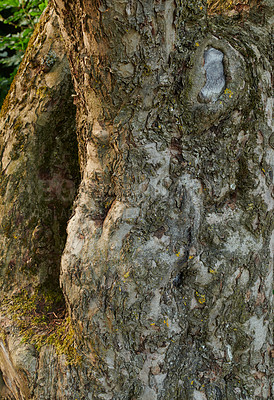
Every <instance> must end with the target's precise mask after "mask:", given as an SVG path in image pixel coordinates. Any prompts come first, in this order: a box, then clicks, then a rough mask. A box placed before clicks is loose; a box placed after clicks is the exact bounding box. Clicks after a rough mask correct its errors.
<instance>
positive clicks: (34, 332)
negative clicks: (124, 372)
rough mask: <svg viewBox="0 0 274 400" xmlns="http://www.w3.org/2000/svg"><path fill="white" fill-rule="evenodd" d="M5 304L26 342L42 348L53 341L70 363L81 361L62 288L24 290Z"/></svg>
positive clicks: (23, 340) (59, 352)
mask: <svg viewBox="0 0 274 400" xmlns="http://www.w3.org/2000/svg"><path fill="white" fill-rule="evenodd" d="M2 304H3V305H4V306H5V309H6V313H7V314H8V315H9V317H11V318H12V319H13V320H14V322H15V323H16V326H17V327H18V328H19V332H20V335H21V336H22V342H25V343H31V344H33V345H34V346H35V348H36V350H37V351H39V350H40V349H41V347H42V346H44V345H47V344H50V345H53V346H54V347H55V348H56V352H57V354H64V355H65V356H66V361H67V363H68V364H78V363H79V362H80V361H81V356H80V354H79V352H78V351H77V347H76V341H75V331H74V329H73V327H72V324H71V320H70V317H68V316H67V315H66V310H65V305H64V299H63V294H62V292H61V290H60V289H59V288H50V289H48V288H47V289H46V288H45V287H39V288H36V289H35V290H33V291H31V290H29V289H22V290H21V291H20V292H19V293H17V294H16V295H13V296H12V297H9V298H6V299H5V300H4V301H3V302H2Z"/></svg>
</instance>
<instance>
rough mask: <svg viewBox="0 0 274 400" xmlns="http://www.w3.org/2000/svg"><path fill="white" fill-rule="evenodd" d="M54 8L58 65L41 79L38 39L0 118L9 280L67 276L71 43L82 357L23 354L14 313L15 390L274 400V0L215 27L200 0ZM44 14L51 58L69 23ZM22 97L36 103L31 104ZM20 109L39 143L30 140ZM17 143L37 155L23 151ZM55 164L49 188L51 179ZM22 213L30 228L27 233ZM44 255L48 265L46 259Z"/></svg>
mask: <svg viewBox="0 0 274 400" xmlns="http://www.w3.org/2000/svg"><path fill="white" fill-rule="evenodd" d="M54 6H55V9H56V12H57V15H58V20H59V25H60V30H61V34H62V40H61V38H59V39H58V40H54V41H53V42H52V46H54V47H53V48H52V50H53V51H54V52H55V53H56V54H58V57H57V58H58V60H59V61H58V63H57V64H56V66H54V67H53V69H52V70H51V69H50V70H48V69H47V68H45V69H44V68H41V63H40V67H39V69H38V70H36V69H35V68H38V67H35V66H34V65H30V64H29V62H30V61H29V60H30V59H33V58H34V59H35V55H36V52H37V45H36V46H35V48H34V46H33V47H32V48H30V49H29V53H28V55H27V56H26V58H25V61H24V64H23V65H25V67H21V70H20V72H19V76H18V78H17V80H16V81H15V84H14V89H12V91H11V94H10V97H9V100H8V104H7V106H6V108H7V110H6V111H5V110H4V111H3V115H2V120H1V124H3V126H4V128H3V129H4V132H5V134H3V135H2V142H3V144H2V179H3V181H4V182H6V181H7V185H6V186H3V188H4V189H3V190H2V201H3V202H5V205H3V206H2V209H1V218H2V231H3V233H2V235H3V236H2V237H3V239H1V243H2V244H1V246H2V247H1V253H2V254H3V256H2V269H1V277H2V278H1V279H2V280H3V282H5V286H4V289H5V292H6V293H8V294H10V292H11V290H13V291H18V290H19V289H20V288H23V287H25V286H26V285H29V286H31V287H32V288H35V287H38V288H40V286H39V285H43V284H44V287H45V288H46V289H45V290H49V288H48V285H47V282H48V280H49V279H48V278H50V280H51V281H54V280H55V285H56V286H57V283H56V282H58V278H57V275H58V273H57V274H54V273H52V271H53V270H54V271H58V272H59V267H58V265H59V264H58V263H59V259H60V254H61V252H62V251H63V243H64V242H63V241H62V240H61V241H60V242H58V241H57V240H56V239H55V240H53V241H51V240H50V239H48V236H47V235H48V229H47V227H48V226H51V227H52V226H55V229H51V231H52V236H50V238H53V237H55V236H54V235H56V232H57V234H58V232H59V230H60V229H61V230H62V229H63V228H62V227H63V225H64V222H65V221H64V218H63V217H62V213H61V210H62V209H64V208H66V207H69V206H70V204H71V199H72V197H73V194H74V189H73V190H72V189H70V191H69V193H70V194H69V195H66V196H64V201H63V202H62V201H60V197H61V196H60V193H59V192H58V191H57V192H56V191H55V192H54V195H53V194H52V190H51V188H52V187H53V183H54V179H55V178H54V176H55V175H54V174H55V173H56V171H59V168H58V165H59V164H60V163H62V162H63V164H62V165H63V167H62V171H66V173H64V172H62V173H60V174H59V175H58V177H56V179H57V180H58V181H60V179H61V183H60V185H61V186H62V187H63V185H65V187H67V186H66V185H67V180H68V181H69V182H70V186H69V188H72V187H73V188H74V185H75V183H76V184H77V182H78V181H77V173H76V172H75V166H76V165H77V157H76V156H75V152H74V151H75V145H74V139H75V136H76V133H75V134H74V132H75V130H74V122H73V121H74V113H73V106H72V105H71V100H69V99H71V92H70V90H71V89H70V84H69V78H68V70H67V66H66V62H65V59H64V58H63V56H61V54H62V55H63V54H64V50H63V43H64V45H65V51H66V55H67V58H68V60H69V65H70V71H71V76H72V80H73V84H74V90H75V94H74V103H75V104H76V108H77V112H76V118H75V120H76V126H77V139H78V150H79V163H80V171H81V176H82V180H81V183H80V186H79V190H78V196H77V199H76V201H75V204H74V212H73V216H72V218H71V219H70V221H69V223H68V226H67V240H66V245H65V249H64V251H63V255H62V261H61V270H60V283H61V289H62V292H63V294H64V297H65V300H66V306H67V312H68V314H69V316H70V318H71V324H72V327H73V330H74V332H75V333H76V335H75V348H77V351H78V353H79V354H80V355H81V361H79V360H78V363H77V362H74V364H73V365H66V363H65V356H64V355H60V354H58V351H57V349H56V348H55V347H54V346H50V345H44V346H42V347H41V348H40V350H39V351H36V352H35V351H34V349H33V347H32V345H31V344H24V345H23V344H20V334H21V333H20V332H19V333H18V329H17V328H16V324H15V323H12V322H11V321H9V322H8V321H7V313H5V311H3V312H2V329H3V332H4V335H3V340H2V342H1V343H0V344H1V348H0V368H1V370H2V375H3V383H2V386H3V389H2V392H3V396H4V393H5V392H8V393H9V395H7V396H10V397H8V398H15V399H28V398H30V399H39V400H40V399H41V400H44V399H45V400H46V399H78V400H79V399H91V400H97V399H98V400H99V399H106V400H107V399H113V400H114V399H115V400H118V399H119V400H122V399H123V400H129V399H130V400H137V399H140V400H141V399H142V400H156V399H157V400H176V399H178V400H188V399H194V400H210V399H214V400H221V399H225V400H232V399H236V400H240V399H250V400H251V399H257V400H259V399H270V398H271V397H272V396H273V393H274V392H273V389H271V366H270V364H271V354H273V353H272V352H271V349H272V347H271V339H272V325H271V300H272V289H271V286H272V279H273V278H272V264H271V261H272V258H273V235H272V236H271V229H272V227H273V226H272V225H271V223H273V220H272V219H271V216H272V214H271V213H272V212H273V197H272V196H273V193H272V190H273V186H272V179H273V172H272V167H273V165H271V164H273V133H272V131H271V97H270V96H271V93H270V88H271V75H270V72H271V66H270V61H271V60H270V54H271V47H270V43H271V41H270V21H271V19H270V16H271V12H273V10H271V3H270V2H268V1H265V2H263V1H262V2H261V3H260V9H257V8H253V9H251V10H249V12H248V13H244V14H241V15H236V16H235V15H233V16H232V17H229V16H211V17H208V16H207V12H206V6H205V3H204V2H197V1H195V2H192V1H180V0H176V1H172V0H166V1H164V0H158V1H156V0H155V1H153V0H138V1H135V0H128V1H127V0H111V1H110V0H105V1H95V0H94V1H92V0H81V1H80V0H77V1H73V2H72V1H65V0H55V1H54ZM46 15H48V21H45V19H44V20H42V22H41V25H40V26H41V28H40V29H41V32H40V33H38V35H37V37H36V39H35V40H37V41H38V43H41V44H40V46H41V48H40V52H41V53H40V54H42V55H43V57H45V55H46V54H48V51H49V50H48V49H49V48H50V46H49V45H48V43H50V42H51V39H50V38H51V37H52V36H50V32H52V34H53V33H54V34H56V33H55V32H57V31H58V27H57V26H56V25H54V24H53V25H54V29H52V31H51V28H50V27H51V26H53V25H52V21H55V18H54V13H53V11H52V10H51V8H49V11H48V14H46ZM43 27H44V28H43ZM42 29H44V31H43V32H44V33H42ZM42 39H43V40H42ZM43 43H44V44H43ZM210 49H215V51H213V52H211V53H212V54H215V56H214V57H215V58H214V57H213V59H209V58H208V57H207V54H209V53H208V50H210ZM216 50H218V51H217V52H216ZM51 54H52V53H51ZM51 54H50V56H51ZM38 58H39V57H38ZM217 58H218V59H217ZM61 60H62V61H61ZM56 62H57V61H56V60H55V63H56ZM43 63H44V61H43ZM43 63H42V64H43ZM210 63H213V64H212V65H211V66H209V64H210ZM54 65H55V64H54ZM214 66H215V68H214ZM24 68H29V69H24ZM55 68H56V70H55ZM26 71H29V72H28V73H30V74H32V76H34V77H35V82H30V79H29V78H28V75H27V72H26ZM54 71H56V75H51V74H53V72H54ZM64 71H65V73H64ZM223 71H224V76H223ZM37 72H39V73H38V74H37ZM51 76H55V77H56V78H54V79H56V81H55V80H54V79H53V80H52V81H51V80H50V77H51ZM223 79H225V88H224V89H222V82H223V81H222V80H223ZM49 81H50V82H52V83H51V84H49ZM24 84H25V85H29V86H28V87H29V88H30V89H29V90H28V92H27V88H24V86H22V85H24ZM34 85H35V86H34ZM39 85H41V86H39ZM44 85H45V87H46V89H45V93H46V95H45V96H47V93H48V92H47V90H48V88H50V89H51V90H53V91H54V94H53V95H52V99H51V101H50V96H49V98H45V99H44V98H42V99H41V98H37V97H36V98H35V96H33V95H31V93H32V91H34V92H35V91H37V90H38V91H39V90H42V88H43V87H44ZM19 87H20V89H19ZM37 87H38V89H37ZM61 88H64V89H63V90H64V92H62V95H60V93H61V92H60V91H61ZM203 88H206V90H205V89H203ZM43 90H44V89H43ZM24 93H27V95H28V96H29V97H28V98H26V99H24V100H23V101H22V102H21V103H20V100H19V99H20V98H23V97H22V96H23V94H24ZM43 93H44V91H43ZM51 93H52V92H51ZM204 93H206V95H204ZM219 93H220V94H219ZM56 99H57V100H56ZM62 99H65V100H64V103H62ZM55 100H56V101H55ZM20 107H21V108H20ZM47 107H49V109H48V108H47ZM30 109H31V110H32V111H31V112H32V113H33V112H34V110H37V112H36V113H35V115H34V114H33V115H32V114H31V113H30V111H29V110H30ZM19 113H20V121H19V122H20V124H22V125H20V132H24V129H28V132H30V134H29V139H28V140H29V142H27V143H29V145H28V146H27V145H25V142H24V143H23V144H22V145H21V142H20V139H19V136H18V134H17V128H16V126H17V124H18V123H19V122H18V118H19ZM66 118H68V119H67V120H66ZM40 121H42V122H40ZM4 124H6V125H4ZM27 124H28V125H27ZM58 124H59V125H58ZM41 126H42V128H40V127H41ZM57 126H60V130H59V131H58V134H57V135H56V129H57V128H56V127H57ZM26 127H27V128H26ZM44 133H45V134H44ZM24 137H25V136H24ZM62 138H64V139H63V140H64V142H65V143H63V144H62V145H60V144H59V143H60V142H62ZM49 139H50V142H49V143H48V140H49ZM71 142H73V144H72V145H71V146H70V145H69V143H71ZM13 143H16V144H17V143H19V144H20V146H24V148H23V149H21V150H17V152H16V158H15V159H14V158H13V156H12V154H13V151H15V150H14V145H13ZM12 146H13V147H12ZM51 149H52V150H51ZM19 151H20V153H19ZM50 151H52V157H49V158H48V156H46V155H45V154H48V153H46V152H50ZM25 160H27V161H28V162H27V163H26V161H25ZM41 160H43V161H41ZM40 163H41V165H43V166H44V165H45V166H46V168H49V169H50V171H52V173H51V174H50V178H48V179H45V178H44V175H43V174H42V175H41V174H40V169H41V165H40ZM17 170H18V171H19V172H18V173H19V175H18V173H17ZM26 172H27V173H30V175H31V179H30V178H28V177H26ZM66 174H68V175H69V178H67V175H66ZM45 180H46V182H45ZM14 181H16V182H17V185H16V190H15V184H14V186H13V185H12V182H14ZM62 182H63V183H62ZM32 185H33V186H32ZM37 188H39V190H37ZM58 188H59V186H58ZM28 191H29V192H28ZM21 193H30V195H29V197H28V200H26V199H25V197H22V199H23V200H22V201H20V199H21V197H20V194H21ZM36 193H37V194H36ZM54 196H55V197H54ZM33 202H34V203H35V204H36V203H37V208H35V210H37V211H34V210H33V209H32V208H31V207H30V204H33ZM51 202H52V203H51ZM49 204H53V207H56V206H55V204H58V211H57V213H56V217H54V218H53V217H52V218H53V219H51V220H50V222H49V224H48V225H47V224H46V223H43V222H40V221H43V219H44V215H45V213H47V210H48V209H50V205H49ZM17 210H18V211H17ZM21 210H24V212H25V213H26V214H25V215H26V222H20V227H21V228H17V226H18V222H17V220H18V219H16V218H18V217H17V214H16V212H18V215H21V214H22V212H21ZM27 210H29V214H27ZM6 218H7V221H8V225H7V222H6ZM67 218H68V217H67ZM29 221H32V223H33V225H31V228H29V229H26V230H25V231H24V235H25V236H24V238H25V239H24V240H22V243H21V241H19V243H20V245H19V244H18V237H21V236H22V237H23V233H22V226H29V225H28V224H30V222H29ZM33 221H34V222H33ZM7 226H8V227H9V229H8V230H7V228H6V227H7ZM32 226H33V227H32ZM37 226H38V228H37ZM40 226H43V229H42V228H40ZM56 227H57V228H56ZM14 229H15V230H14ZM16 229H21V230H20V231H18V233H17V231H16ZM39 229H40V230H41V236H39V235H38V237H36V232H37V231H38V232H40V231H39ZM56 229H57V230H56ZM15 236H16V237H15ZM39 237H41V238H42V239H43V240H44V241H46V245H43V246H39ZM60 237H62V238H64V232H63V230H62V234H61V235H60ZM42 239H41V240H42ZM271 239H272V241H271ZM271 243H272V244H271ZM271 246H272V247H271ZM40 247H42V248H43V251H44V253H42V259H41V258H39V257H38V256H37V257H38V258H35V257H36V254H37V251H36V250H35V249H37V248H40ZM25 253H27V254H32V253H33V254H35V257H34V255H33V256H31V255H30V257H31V259H35V260H36V264H35V272H32V271H33V267H32V264H31V265H30V266H29V267H26V268H21V266H22V265H23V264H22V260H23V258H22V257H23V256H24V254H25ZM38 254H40V253H39V252H38ZM53 254H54V255H56V256H54V257H53V256H52V255H53ZM24 257H25V256H24ZM11 261H12V264H11ZM11 265H12V268H11ZM27 265H28V264H27ZM53 265H54V267H53ZM10 270H12V272H9V271H10ZM30 272H32V273H33V275H31V276H30V275H29V273H30ZM7 276H9V277H10V278H9V279H8V281H7V279H6V277H7ZM33 276H34V278H33ZM19 277H20V278H19ZM19 279H20V281H19ZM7 282H8V284H7ZM5 304H6V303H5ZM2 308H3V310H4V309H5V306H2ZM16 329H17V331H16ZM15 347H16V352H15V351H14V348H15ZM14 354H16V357H15V356H14ZM16 387H17V389H16ZM12 396H13V397H12Z"/></svg>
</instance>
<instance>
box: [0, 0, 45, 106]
mask: <svg viewBox="0 0 274 400" xmlns="http://www.w3.org/2000/svg"><path fill="white" fill-rule="evenodd" d="M47 4H48V0H0V107H1V105H2V103H3V100H4V98H5V96H6V94H7V92H8V90H9V87H10V84H11V82H12V80H13V78H14V76H15V74H16V72H17V69H18V67H19V64H20V62H21V60H22V58H23V55H24V53H25V50H26V48H27V45H28V41H29V39H30V37H31V35H32V32H33V30H34V27H35V24H36V23H37V22H38V20H39V17H40V15H41V13H42V11H43V10H44V9H45V8H46V6H47Z"/></svg>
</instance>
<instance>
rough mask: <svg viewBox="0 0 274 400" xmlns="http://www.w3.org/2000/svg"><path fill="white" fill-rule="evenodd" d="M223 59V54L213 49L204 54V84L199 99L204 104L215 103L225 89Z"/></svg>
mask: <svg viewBox="0 0 274 400" xmlns="http://www.w3.org/2000/svg"><path fill="white" fill-rule="evenodd" d="M223 58H224V54H223V53H222V52H221V51H220V50H217V49H214V48H213V47H210V48H209V49H208V50H206V51H205V52H204V61H205V63H204V69H205V72H206V83H205V85H204V87H203V88H202V90H201V92H200V96H199V97H200V99H201V101H203V102H205V103H209V102H215V101H216V100H217V99H218V97H219V96H220V94H221V93H222V91H223V89H224V87H225V75H224V65H223Z"/></svg>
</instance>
